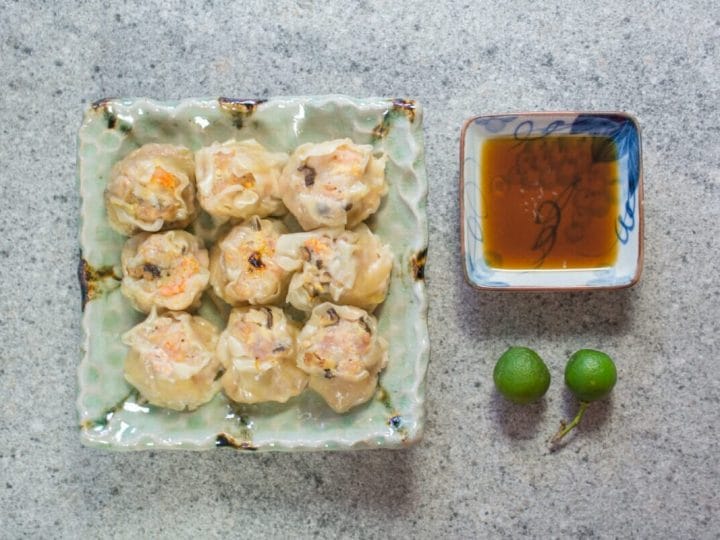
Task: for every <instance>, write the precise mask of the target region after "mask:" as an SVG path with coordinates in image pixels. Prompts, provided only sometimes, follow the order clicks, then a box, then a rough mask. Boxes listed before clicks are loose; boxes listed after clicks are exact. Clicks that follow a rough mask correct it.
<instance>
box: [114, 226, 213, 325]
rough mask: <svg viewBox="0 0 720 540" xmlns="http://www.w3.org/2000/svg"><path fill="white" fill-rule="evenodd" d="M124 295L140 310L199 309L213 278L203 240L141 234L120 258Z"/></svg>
mask: <svg viewBox="0 0 720 540" xmlns="http://www.w3.org/2000/svg"><path fill="white" fill-rule="evenodd" d="M120 260H121V263H122V271H123V279H122V286H121V290H122V293H123V294H124V295H125V296H126V297H128V298H129V299H130V301H131V302H132V304H133V305H134V306H135V308H136V309H138V310H139V311H144V312H146V313H147V312H149V311H150V310H151V309H152V307H153V306H155V307H158V308H160V309H170V310H175V311H179V310H183V309H187V308H190V307H196V306H197V304H199V302H200V296H201V295H202V292H203V291H204V290H205V288H206V287H207V285H208V281H209V279H210V270H209V268H208V266H209V257H208V252H207V250H206V249H205V248H204V247H203V245H202V241H201V240H199V239H198V238H197V237H195V236H193V235H192V234H190V233H188V232H185V231H166V232H161V233H155V234H150V233H140V234H137V235H135V236H133V237H132V238H130V239H129V240H128V241H127V242H125V247H123V250H122V255H121V258H120Z"/></svg>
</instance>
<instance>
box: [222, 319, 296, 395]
mask: <svg viewBox="0 0 720 540" xmlns="http://www.w3.org/2000/svg"><path fill="white" fill-rule="evenodd" d="M297 332H298V329H297V327H296V326H295V324H293V323H292V322H291V321H289V320H288V319H287V317H286V316H285V313H284V312H283V310H282V309H280V308H278V307H261V308H250V307H246V308H236V309H233V310H232V312H231V313H230V319H229V321H228V325H227V328H226V329H225V330H224V331H223V333H222V334H221V335H220V340H219V342H218V346H217V356H218V359H219V360H220V362H221V363H222V365H223V366H224V367H225V374H224V375H223V376H222V378H221V379H220V382H221V384H222V387H223V389H224V391H225V394H226V395H227V396H228V397H229V398H230V399H231V400H233V401H235V402H238V403H262V402H266V401H277V402H280V403H285V402H286V401H287V400H288V399H290V398H292V397H294V396H297V395H298V394H300V393H301V392H302V391H303V390H304V389H305V387H306V386H307V383H308V376H307V375H306V374H305V372H304V371H302V370H300V369H298V367H297V366H296V365H295V338H296V336H297Z"/></svg>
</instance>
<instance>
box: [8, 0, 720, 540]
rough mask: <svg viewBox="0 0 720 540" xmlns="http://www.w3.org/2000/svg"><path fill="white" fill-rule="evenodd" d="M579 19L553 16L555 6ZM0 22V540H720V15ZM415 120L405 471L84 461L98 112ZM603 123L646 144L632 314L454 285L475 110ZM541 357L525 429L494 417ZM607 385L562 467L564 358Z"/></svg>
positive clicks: (455, 10) (173, 13)
mask: <svg viewBox="0 0 720 540" xmlns="http://www.w3.org/2000/svg"><path fill="white" fill-rule="evenodd" d="M570 4H571V5H570ZM270 5H271V4H270V3H265V2H260V1H246V2H243V3H232V2H212V1H206V2H186V3H176V2H157V3H152V5H151V3H149V2H146V3H144V7H141V8H132V7H130V6H121V5H119V3H118V5H112V4H110V3H107V2H98V1H91V2H58V3H51V2H31V1H28V2H12V1H8V0H3V1H1V2H0V163H2V167H0V200H2V202H3V205H2V208H1V209H0V230H1V231H2V234H0V283H1V287H0V313H1V314H2V315H1V316H0V537H2V538H22V537H27V538H43V537H92V538H100V537H118V538H145V537H173V538H190V537H193V538H197V537H228V536H231V537H234V536H241V535H242V536H245V535H247V536H253V537H258V538H287V537H313V536H319V537H361V538H388V537H392V538H397V537H403V538H410V537H416V538H432V537H437V536H442V537H446V538H472V537H520V536H530V537H541V538H548V537H580V538H590V537H601V538H605V537H608V538H612V537H642V538H716V537H717V536H718V533H719V532H720V495H719V492H720V489H719V488H720V470H719V467H718V448H719V446H718V431H719V430H720V420H719V419H718V418H719V417H718V414H717V410H718V404H719V402H720V370H719V369H718V367H717V365H716V362H717V353H718V334H719V332H720V328H719V322H718V315H717V305H718V300H719V296H720V258H719V255H718V253H719V249H718V248H719V246H718V218H720V189H719V187H720V146H719V142H718V141H719V140H720V139H719V137H720V132H719V131H718V126H719V125H720V110H719V109H718V96H719V95H720V74H719V72H718V62H719V60H720V50H718V49H719V44H720V13H719V12H718V9H717V4H716V2H714V1H711V0H708V1H688V2H665V3H657V2H595V1H585V2H578V3H575V2H573V3H568V2H546V3H544V6H545V7H544V9H539V8H538V7H537V4H536V3H534V2H530V1H529V0H522V1H518V2H512V3H507V2H506V3H497V4H495V3H489V2H488V3H478V2H473V3H470V2H468V3H453V4H449V3H448V5H447V6H446V5H444V3H442V2H436V1H425V2H416V3H413V5H412V7H410V4H409V3H408V4H406V5H403V3H400V2H381V1H377V2H370V1H365V2H358V3H355V2H351V1H347V0H342V1H338V2H311V1H303V0H298V1H296V2H275V3H272V7H270ZM320 93H347V94H351V95H357V96H368V95H385V96H410V97H414V98H417V99H419V100H421V101H422V102H423V104H424V105H425V120H426V150H427V168H428V178H429V182H430V196H429V219H430V242H431V245H430V254H429V263H428V267H427V272H426V275H427V282H428V285H429V293H430V302H431V307H430V334H431V335H430V337H431V341H432V350H431V364H430V368H429V372H428V423H427V427H426V436H425V439H424V440H423V441H422V442H421V443H420V444H419V445H418V446H416V447H414V448H412V449H410V450H406V451H366V452H361V453H344V454H341V453H338V454H269V455H249V454H238V453H234V452H232V451H217V452H207V453H162V452H144V453H130V454H127V453H124V454H112V453H106V452H102V451H98V450H91V449H87V448H84V447H82V446H81V445H80V443H79V439H78V430H77V418H76V412H75V396H76V394H77V382H76V373H75V371H76V367H77V363H78V359H79V347H80V324H79V322H80V301H79V288H78V284H77V281H76V276H75V270H76V263H77V256H78V243H77V234H78V205H79V201H78V195H77V188H76V181H75V151H76V141H75V137H76V131H77V128H78V125H79V122H80V118H81V113H82V110H83V109H84V108H85V107H86V106H87V105H88V104H89V103H90V102H91V101H93V100H96V99H98V98H100V97H104V96H129V95H146V96H151V97H156V98H162V99H172V98H180V97H186V96H216V95H229V96H241V97H246V96H260V97H262V96H269V95H278V94H320ZM552 109H592V110H607V109H620V110H626V111H629V112H632V113H634V114H636V115H637V116H638V118H639V120H640V123H641V125H642V127H643V135H644V166H645V180H646V183H645V195H646V204H645V210H646V263H645V271H644V275H643V278H642V280H641V283H640V284H639V285H638V286H637V287H635V288H633V289H630V290H626V291H620V292H597V293H585V294H580V293H575V294H552V295H541V294H518V295H507V294H497V293H495V294H489V293H488V294H480V293H478V292H475V291H473V290H472V289H470V287H468V286H467V285H466V284H465V283H464V281H463V278H462V273H461V270H460V257H459V249H460V248H459V238H458V193H457V176H458V162H457V160H458V137H459V130H460V125H461V122H462V121H463V120H464V119H465V118H466V117H468V116H471V115H474V114H480V113H483V112H487V113H490V112H504V111H515V110H552ZM510 344H525V345H528V346H531V347H534V348H536V349H537V350H538V351H539V352H540V353H541V354H542V355H543V356H544V357H545V358H546V360H547V361H548V364H549V366H550V369H551V372H552V375H553V377H554V382H553V384H552V386H551V388H550V391H549V392H548V395H547V398H546V399H545V400H544V402H542V403H541V404H539V405H536V406H531V407H526V408H517V407H513V406H509V405H507V404H506V403H505V402H503V401H502V400H500V399H498V398H497V397H496V395H495V394H494V392H493V385H492V379H491V371H492V366H493V363H494V360H495V358H496V357H497V356H498V355H499V354H500V353H501V352H502V351H503V350H504V349H505V347H507V346H508V345H510ZM585 346H589V347H597V348H602V349H604V350H606V351H607V352H609V353H610V354H611V355H613V356H614V357H615V359H616V361H617V364H618V368H619V382H618V385H617V387H616V390H615V392H614V394H613V397H612V399H611V400H610V401H607V402H604V403H601V404H596V405H594V406H593V407H592V408H591V409H590V411H589V412H588V416H587V417H586V422H585V424H584V425H583V426H582V428H581V429H580V430H579V432H578V433H577V434H576V435H575V436H574V437H572V438H571V440H570V441H569V442H568V444H567V445H566V446H565V447H564V448H563V449H562V450H560V451H558V452H555V453H550V452H548V450H547V446H546V443H545V441H546V439H547V438H548V436H549V435H550V434H551V433H552V432H553V431H554V429H555V428H556V427H557V422H558V421H559V419H560V418H562V417H565V416H567V415H569V414H571V413H572V412H573V410H574V404H573V402H572V399H570V398H569V396H568V395H567V394H566V393H565V392H564V391H563V390H562V384H561V380H562V368H563V365H564V361H565V358H566V356H567V354H568V353H570V352H571V351H573V350H575V349H577V348H580V347H585Z"/></svg>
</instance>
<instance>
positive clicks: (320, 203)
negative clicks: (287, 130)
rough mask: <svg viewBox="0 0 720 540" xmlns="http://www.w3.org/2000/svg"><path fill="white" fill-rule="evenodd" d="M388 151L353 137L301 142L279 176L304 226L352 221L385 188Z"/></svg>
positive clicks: (371, 207)
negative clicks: (376, 149) (378, 153)
mask: <svg viewBox="0 0 720 540" xmlns="http://www.w3.org/2000/svg"><path fill="white" fill-rule="evenodd" d="M385 159H386V158H385V156H384V155H382V156H380V157H375V156H373V147H372V146H370V145H359V144H355V143H353V142H352V140H350V139H338V140H334V141H327V142H323V143H319V144H313V143H307V144H303V145H301V146H299V147H298V148H297V149H296V150H295V152H293V154H292V156H290V160H289V161H288V163H287V165H286V166H285V168H284V169H283V173H282V176H281V177H280V190H281V193H282V199H283V202H284V203H285V206H287V207H288V209H289V210H290V212H292V214H293V215H294V216H295V218H296V219H297V220H298V223H300V226H301V227H302V228H303V229H305V230H306V231H308V230H311V229H317V228H318V227H348V228H351V227H354V226H355V225H357V224H358V223H360V222H361V221H363V220H364V219H366V218H367V217H368V216H370V215H371V214H373V213H374V212H376V211H377V209H378V207H379V206H380V200H381V199H382V197H383V196H384V195H385V194H386V193H387V190H388V187H387V183H386V182H385Z"/></svg>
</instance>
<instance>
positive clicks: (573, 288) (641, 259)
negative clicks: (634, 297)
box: [458, 110, 645, 292]
mask: <svg viewBox="0 0 720 540" xmlns="http://www.w3.org/2000/svg"><path fill="white" fill-rule="evenodd" d="M581 114H585V115H592V116H608V115H615V116H622V117H624V118H627V119H628V120H630V122H632V124H633V126H634V127H635V130H636V131H637V134H638V185H637V188H636V193H637V203H638V212H637V219H638V232H637V233H638V256H637V263H636V265H635V273H634V275H633V277H632V278H631V279H630V281H629V282H628V283H619V284H616V285H567V286H562V285H561V286H555V287H547V286H544V285H538V286H533V285H508V286H507V287H497V286H493V285H484V284H482V283H478V282H477V281H474V280H473V279H472V277H471V276H470V274H469V273H468V268H467V256H466V250H465V154H466V150H465V139H466V135H467V131H468V129H469V128H470V126H471V125H473V124H474V123H475V121H476V120H479V119H481V118H499V117H505V116H558V115H560V116H571V115H581ZM644 177H645V173H644V167H643V150H642V130H641V128H640V123H639V122H638V119H637V117H636V116H635V115H633V114H631V113H628V112H625V111H613V110H608V111H587V110H567V111H513V112H505V113H493V114H478V115H475V116H471V117H469V118H467V119H466V120H465V121H464V122H463V125H462V128H461V130H460V174H459V175H458V181H459V184H458V194H459V197H460V221H459V227H460V257H461V263H462V264H461V266H462V269H463V275H464V276H465V281H466V282H467V283H468V284H469V285H470V286H471V287H473V288H474V289H476V290H480V291H502V292H577V291H602V290H620V289H627V288H630V287H633V286H634V285H636V284H637V283H638V282H639V281H640V276H641V274H642V271H643V267H644V264H645V241H644V236H645V235H644V233H645V217H644V216H645V212H644V203H645V195H644V189H643V186H644V183H645V182H644Z"/></svg>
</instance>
